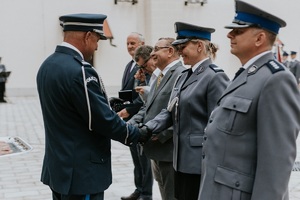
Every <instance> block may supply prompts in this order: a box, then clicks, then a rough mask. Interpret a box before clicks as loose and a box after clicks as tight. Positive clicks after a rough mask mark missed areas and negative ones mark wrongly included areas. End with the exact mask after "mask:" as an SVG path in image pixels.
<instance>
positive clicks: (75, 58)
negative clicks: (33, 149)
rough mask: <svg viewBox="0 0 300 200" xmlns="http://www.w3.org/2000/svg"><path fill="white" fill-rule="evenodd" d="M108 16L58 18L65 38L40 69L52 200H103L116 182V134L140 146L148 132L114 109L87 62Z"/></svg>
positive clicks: (47, 177)
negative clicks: (113, 143)
mask: <svg viewBox="0 0 300 200" xmlns="http://www.w3.org/2000/svg"><path fill="white" fill-rule="evenodd" d="M105 19H106V15H102V14H88V13H82V14H70V15H64V16H61V17H59V20H60V21H61V25H62V27H63V31H64V40H63V42H62V44H61V45H58V46H57V47H56V50H55V52H54V53H53V54H52V55H50V56H49V57H48V58H47V59H46V60H45V61H44V62H43V63H42V65H41V66H40V68H39V70H38V73H37V78H36V81H37V89H38V94H39V100H40V104H41V109H42V114H43V120H44V127H45V145H46V146H45V156H44V161H43V167H42V175H41V181H42V182H43V183H44V184H46V185H48V186H49V187H50V189H51V190H52V199H53V200H75V199H76V200H103V199H104V191H105V190H106V189H107V188H108V187H109V185H110V184H111V183H112V172H111V152H110V149H111V139H113V140H116V141H119V142H121V143H123V144H125V145H130V144H132V145H135V144H136V143H137V142H138V141H139V142H143V141H146V140H147V137H148V136H147V135H145V134H143V132H142V129H140V131H141V132H139V129H137V128H136V127H133V126H130V125H128V124H126V122H124V121H123V120H122V119H120V117H119V116H118V115H117V114H116V113H115V112H114V111H112V110H111V108H110V106H109V104H108V98H107V95H106V91H105V88H104V85H103V83H102V80H101V77H100V76H99V75H98V73H97V72H96V70H95V69H94V67H93V66H91V65H90V64H89V63H88V61H91V60H92V57H93V54H94V52H95V51H96V50H97V48H98V41H99V40H105V39H106V37H105V35H104V34H103V29H102V27H103V21H104V20H105ZM144 132H145V131H144Z"/></svg>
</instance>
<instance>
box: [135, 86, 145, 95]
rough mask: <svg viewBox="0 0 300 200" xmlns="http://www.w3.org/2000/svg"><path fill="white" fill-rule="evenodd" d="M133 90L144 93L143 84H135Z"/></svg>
mask: <svg viewBox="0 0 300 200" xmlns="http://www.w3.org/2000/svg"><path fill="white" fill-rule="evenodd" d="M135 91H136V92H137V93H139V94H141V95H142V94H144V86H136V87H135Z"/></svg>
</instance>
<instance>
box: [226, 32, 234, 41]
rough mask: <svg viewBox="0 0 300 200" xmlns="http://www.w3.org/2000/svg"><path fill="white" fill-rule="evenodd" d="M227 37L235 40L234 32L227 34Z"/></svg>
mask: <svg viewBox="0 0 300 200" xmlns="http://www.w3.org/2000/svg"><path fill="white" fill-rule="evenodd" d="M227 37H228V38H230V39H231V38H233V30H232V31H230V32H229V33H227Z"/></svg>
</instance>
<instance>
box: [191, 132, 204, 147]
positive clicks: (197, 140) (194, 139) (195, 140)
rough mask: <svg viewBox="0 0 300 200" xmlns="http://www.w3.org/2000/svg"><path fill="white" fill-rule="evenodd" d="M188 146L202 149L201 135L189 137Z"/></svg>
mask: <svg viewBox="0 0 300 200" xmlns="http://www.w3.org/2000/svg"><path fill="white" fill-rule="evenodd" d="M189 139H190V146H194V147H196V146H198V147H202V146H203V135H199V134H197V135H196V134H191V135H190V138H189Z"/></svg>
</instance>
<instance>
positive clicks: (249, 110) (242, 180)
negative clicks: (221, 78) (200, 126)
mask: <svg viewBox="0 0 300 200" xmlns="http://www.w3.org/2000/svg"><path fill="white" fill-rule="evenodd" d="M273 59H274V57H273V55H272V53H268V54H266V55H263V56H262V57H261V58H259V59H258V60H257V61H255V62H254V63H253V64H252V65H250V66H249V67H248V69H246V70H244V71H243V72H242V73H241V74H240V75H239V76H238V77H237V78H236V79H235V80H234V81H233V82H232V83H231V84H230V85H229V86H228V87H227V89H226V90H225V91H224V93H223V95H222V97H221V98H220V99H219V100H218V103H217V105H218V106H217V107H216V109H215V110H214V111H213V113H212V114H211V117H210V119H209V123H208V126H207V128H206V132H205V141H204V147H203V153H204V155H203V156H204V159H203V171H202V180H201V187H200V194H199V198H198V199H199V200H288V199H289V198H288V183H289V178H290V174H291V170H292V168H293V164H294V160H295V156H296V137H297V134H298V131H299V127H300V124H299V119H300V104H299V102H300V94H299V91H298V89H297V85H296V81H295V78H294V77H293V75H292V74H291V73H290V72H289V70H288V69H287V68H286V67H284V66H282V65H281V64H279V63H277V62H276V61H274V60H273ZM270 60H271V61H270ZM269 61H270V62H269Z"/></svg>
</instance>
